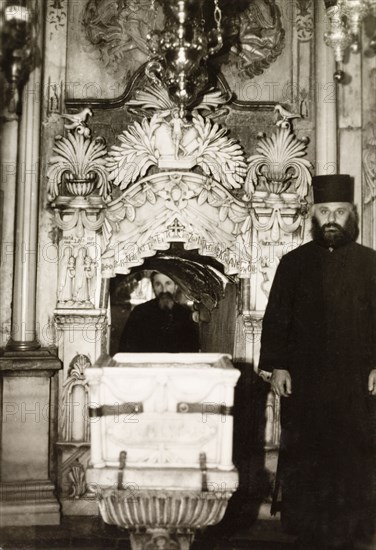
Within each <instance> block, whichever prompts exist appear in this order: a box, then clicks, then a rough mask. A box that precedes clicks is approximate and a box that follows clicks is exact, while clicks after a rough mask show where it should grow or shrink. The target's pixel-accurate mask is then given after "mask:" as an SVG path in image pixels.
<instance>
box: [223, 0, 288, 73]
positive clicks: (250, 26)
mask: <svg viewBox="0 0 376 550" xmlns="http://www.w3.org/2000/svg"><path fill="white" fill-rule="evenodd" d="M237 23H238V25H239V26H238V28H239V31H238V32H239V34H238V41H237V43H236V44H235V45H233V46H232V48H231V54H232V56H233V57H232V61H235V62H236V65H237V68H238V70H239V71H240V75H241V76H246V77H248V78H252V77H254V76H256V75H260V74H262V73H263V71H264V70H265V69H266V68H267V67H269V66H270V65H271V63H273V62H274V61H275V60H276V59H277V57H278V56H279V55H280V54H281V52H282V50H283V48H284V46H285V40H284V38H285V31H284V30H283V28H282V21H281V14H280V11H279V8H278V5H277V3H276V2H275V0H255V1H254V2H251V3H250V5H249V7H248V8H247V9H246V10H245V11H243V12H242V13H241V14H240V16H239V20H238V21H237Z"/></svg>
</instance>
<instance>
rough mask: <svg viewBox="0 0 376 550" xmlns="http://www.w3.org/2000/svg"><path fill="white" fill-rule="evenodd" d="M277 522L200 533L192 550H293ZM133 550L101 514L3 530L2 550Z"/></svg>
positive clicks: (0, 531)
mask: <svg viewBox="0 0 376 550" xmlns="http://www.w3.org/2000/svg"><path fill="white" fill-rule="evenodd" d="M291 543H292V540H291V539H289V538H287V537H286V536H284V535H283V534H282V533H280V531H279V527H278V524H277V523H274V522H273V523H271V522H266V525H265V524H263V522H261V523H259V524H257V525H255V526H253V527H252V528H250V529H243V530H239V531H236V532H233V533H232V534H230V533H229V531H228V530H225V529H224V528H223V527H222V528H220V527H219V526H218V527H212V528H208V529H207V530H206V531H205V532H204V533H201V534H198V535H197V537H196V540H195V542H194V543H193V545H192V548H191V550H244V549H250V550H292V544H291ZM107 548H112V549H113V550H130V544H129V538H128V534H127V531H125V530H122V529H119V528H117V527H115V526H110V525H106V524H104V523H103V522H102V520H101V519H100V518H99V517H87V516H85V517H66V518H63V520H62V523H61V525H59V526H37V527H7V528H3V529H0V550H39V549H43V550H46V549H49V550H68V549H79V550H106V549H107Z"/></svg>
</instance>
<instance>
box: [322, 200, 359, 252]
mask: <svg viewBox="0 0 376 550" xmlns="http://www.w3.org/2000/svg"><path fill="white" fill-rule="evenodd" d="M312 213H313V217H312V236H313V239H314V240H315V241H317V242H321V243H322V244H324V245H326V246H333V247H337V246H341V245H343V244H346V243H347V242H350V241H355V240H356V237H357V234H358V225H357V218H356V214H355V213H354V207H353V205H352V204H351V203H350V202H322V203H318V204H315V205H314V208H313V212H312Z"/></svg>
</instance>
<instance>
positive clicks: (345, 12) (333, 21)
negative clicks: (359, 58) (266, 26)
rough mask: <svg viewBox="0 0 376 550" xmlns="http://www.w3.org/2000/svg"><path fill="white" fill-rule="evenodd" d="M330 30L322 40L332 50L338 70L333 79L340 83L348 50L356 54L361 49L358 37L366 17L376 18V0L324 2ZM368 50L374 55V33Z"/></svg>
mask: <svg viewBox="0 0 376 550" xmlns="http://www.w3.org/2000/svg"><path fill="white" fill-rule="evenodd" d="M324 2H325V7H326V13H327V16H328V20H329V25H330V29H329V31H328V32H327V33H325V36H324V40H325V43H326V44H327V45H328V46H331V47H332V48H333V50H334V56H335V60H336V62H337V64H338V68H337V70H336V72H335V73H334V78H335V79H336V80H337V81H338V82H342V81H343V80H344V77H345V72H344V70H343V60H344V57H345V53H346V50H347V49H348V48H350V50H351V51H352V52H353V53H358V52H359V51H360V48H361V44H360V35H361V29H362V23H363V21H364V20H365V19H366V18H367V17H374V18H376V0H324ZM369 47H370V50H372V51H373V52H374V53H376V33H375V34H374V35H373V37H372V38H371V40H370V43H369Z"/></svg>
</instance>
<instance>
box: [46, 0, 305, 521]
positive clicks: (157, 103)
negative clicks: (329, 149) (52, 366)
mask: <svg viewBox="0 0 376 550" xmlns="http://www.w3.org/2000/svg"><path fill="white" fill-rule="evenodd" d="M151 4H153V5H154V7H155V12H154V11H153V10H152V9H150V6H151ZM66 8H67V9H66ZM142 10H143V11H142ZM146 12H147V14H146V16H145V13H146ZM65 17H66V19H64V18H65ZM226 17H228V14H227V15H226ZM237 17H239V21H240V27H239V33H238V35H237V37H236V40H238V41H237V42H236V41H234V42H233V43H232V44H231V47H229V48H228V52H229V55H228V58H227V62H226V63H225V64H224V65H223V66H222V70H223V74H224V76H225V78H224V79H222V80H221V79H220V81H219V88H218V90H215V91H212V92H211V93H210V94H207V96H205V97H204V99H203V101H202V103H201V104H200V105H197V106H196V108H195V110H194V111H193V113H192V114H193V116H192V118H190V117H188V118H187V119H186V118H181V117H180V116H179V113H178V112H177V111H176V106H175V104H174V103H173V102H172V101H171V99H170V98H169V97H168V95H167V93H166V92H165V91H164V90H163V89H158V90H156V88H155V87H153V85H152V84H151V83H150V81H148V80H147V78H146V77H145V76H143V75H142V74H141V73H140V75H139V76H138V77H137V79H135V80H133V81H131V76H132V75H133V74H134V72H135V71H136V70H137V69H139V68H140V67H141V66H142V64H143V63H144V62H145V61H146V60H147V55H148V53H147V49H146V48H145V38H146V33H147V31H148V29H149V28H150V26H153V25H155V28H156V29H158V28H159V25H161V24H162V22H163V18H162V15H161V11H160V5H159V3H158V1H157V0H156V1H155V2H152V3H150V2H148V1H146V0H145V1H144V0H140V1H139V2H113V1H110V0H102V1H100V0H88V1H87V2H86V1H85V2H82V3H73V2H65V1H64V0H63V1H62V2H51V3H50V20H49V23H48V28H49V36H50V39H51V40H53V36H54V35H55V33H56V35H58V33H59V32H61V29H62V27H61V26H60V23H59V21H61V22H64V21H65V24H66V20H68V21H69V22H70V24H69V25H68V50H67V71H66V75H65V78H66V82H65V83H64V82H63V83H62V84H61V82H60V81H59V82H52V81H51V82H50V84H51V85H49V95H48V98H47V100H46V113H47V115H46V124H47V127H49V125H52V126H51V128H50V130H49V135H48V140H49V141H48V147H47V148H46V154H49V161H50V162H49V167H48V169H47V168H46V174H47V176H48V178H47V181H46V196H47V194H48V200H49V204H50V207H51V208H52V212H53V215H54V222H53V223H54V224H55V227H56V228H57V229H58V231H59V234H58V238H56V241H57V247H58V257H59V262H58V270H57V271H58V273H57V276H56V279H57V288H56V303H55V304H54V305H55V322H56V329H57V337H56V340H57V343H58V345H59V355H60V357H61V359H62V361H63V362H64V374H63V376H62V379H61V392H62V395H64V396H67V395H68V393H69V391H70V390H72V392H73V389H75V392H77V395H78V397H79V399H83V400H84V393H82V391H83V392H84V391H85V389H84V388H85V382H84V378H81V377H84V371H82V372H81V371H80V369H78V371H79V372H80V374H79V375H77V377H75V376H74V375H73V376H72V373H71V372H70V370H69V369H70V365H71V363H72V361H73V362H74V361H75V360H76V358H77V354H79V356H80V357H82V356H86V357H87V358H88V360H89V361H91V362H94V361H95V360H96V358H97V357H98V356H99V355H100V353H101V352H102V351H105V350H106V348H107V346H108V340H109V339H108V325H109V323H110V322H111V320H110V318H109V315H108V308H107V306H108V304H107V298H108V294H109V293H108V287H109V282H108V277H113V276H114V275H115V274H117V273H118V274H126V273H129V272H130V271H132V269H134V268H135V267H137V266H142V265H143V264H144V263H145V262H146V265H147V262H148V259H149V258H155V257H156V254H159V255H161V256H163V254H166V253H167V251H170V252H171V249H170V246H171V244H176V245H179V246H180V247H181V248H180V250H184V254H185V259H186V260H187V261H188V260H189V254H190V253H192V258H193V255H194V261H195V262H196V261H198V262H199V261H202V258H204V259H205V258H206V259H207V260H208V261H215V262H217V263H216V265H219V266H222V269H223V272H224V273H227V274H228V275H229V276H231V277H233V280H234V281H235V285H234V289H235V290H236V289H237V290H238V294H239V293H240V288H241V290H242V296H241V298H240V296H238V315H236V312H234V311H233V313H234V317H236V323H234V324H235V325H236V326H235V327H232V328H231V330H233V331H234V333H235V334H234V335H233V338H232V341H233V340H235V342H236V344H235V348H234V350H233V352H234V358H235V360H238V361H239V362H244V364H246V366H247V369H249V370H253V369H255V368H256V366H257V358H258V352H259V338H260V333H261V321H262V315H263V311H264V308H265V306H266V302H267V298H268V293H269V290H270V286H271V284H272V280H273V276H274V273H275V269H276V267H277V265H278V261H279V259H280V257H281V256H282V254H283V253H285V252H287V251H288V250H289V249H290V248H291V247H292V246H296V245H298V244H300V243H301V242H302V240H303V239H304V237H305V230H304V227H305V216H306V213H305V200H306V196H307V193H309V185H310V171H311V165H310V163H309V161H308V160H307V159H306V158H304V157H305V156H306V155H307V156H308V157H309V158H310V159H312V158H313V157H314V149H313V142H314V140H312V135H313V132H314V130H313V114H314V113H313V109H312V103H311V101H312V96H311V95H310V94H311V90H310V88H309V83H310V77H311V71H312V68H311V43H312V40H311V38H312V25H311V23H312V17H313V3H312V2H302V1H296V2H288V3H282V2H281V1H275V0H257V1H256V2H253V3H252V5H251V4H250V5H249V7H248V9H246V10H244V12H243V13H241V14H239V15H237ZM295 18H296V20H297V24H296V26H294V25H291V21H292V20H295ZM225 23H226V24H225V26H226V28H227V29H230V28H231V20H230V18H228V19H227V20H226V19H225ZM298 59H299V60H300V65H299V71H297V70H296V67H297V65H298V63H297V60H298ZM219 61H222V60H219ZM226 79H227V81H228V84H229V85H228V84H227V83H226ZM126 87H128V92H129V94H128V95H127V96H126V97H124V98H123V100H122V101H120V100H119V101H118V102H117V103H116V104H115V103H113V104H111V100H113V99H114V98H119V96H120V95H121V94H122V93H123V92H124V90H125V88H126ZM231 92H235V94H236V95H237V98H236V97H233V98H232V101H230V102H229V99H230V96H231ZM61 94H63V96H65V101H66V102H67V105H68V110H69V113H63V112H62V111H63V108H62V104H63V101H62V96H61ZM255 94H256V95H255ZM75 98H81V99H82V100H84V101H85V103H86V105H85V109H84V110H83V111H82V112H77V111H79V110H80V109H79V104H78V103H77V102H76V103H75V102H74V99H75ZM90 98H91V99H93V102H91V101H90ZM96 98H99V99H102V100H103V99H104V98H107V99H108V101H107V102H105V103H102V104H99V103H95V99H96ZM278 100H280V101H282V102H283V105H280V106H279V107H277V108H276V109H275V110H274V107H275V102H277V101H278ZM242 101H245V102H246V103H247V104H246V105H245V104H244V103H242ZM252 102H256V103H252ZM102 107H104V108H103V109H102ZM288 108H290V109H291V110H292V111H293V112H292V113H291V112H289V111H288V110H287V109H288ZM242 109H245V110H242ZM246 109H248V110H246ZM93 112H94V113H95V116H94V117H93V119H92V122H91V123H90V126H91V129H92V132H90V130H89V128H88V127H87V125H86V124H85V120H86V118H87V117H88V116H90V115H91V114H92V113H93ZM59 115H63V118H60V116H59ZM294 118H296V128H297V131H296V132H294V131H292V129H291V120H293V119H294ZM53 121H55V122H53ZM57 121H59V122H57ZM63 124H64V125H65V133H64V136H63V137H61V136H60V135H59V134H62V133H63ZM53 128H55V132H54V134H53ZM57 129H59V131H57ZM52 136H53V138H55V139H54V140H53V139H51V138H52ZM102 136H103V137H104V138H105V139H102ZM301 136H308V138H310V140H309V139H308V138H305V137H301ZM106 142H107V144H106ZM56 237H57V234H56ZM192 258H191V259H192ZM200 258H201V260H200ZM174 259H176V258H175V257H174ZM240 279H241V282H239V280H240ZM247 289H248V290H247ZM235 290H234V292H233V295H234V293H235ZM234 308H235V305H234ZM229 341H230V340H229ZM78 371H77V372H78ZM72 372H73V371H72ZM80 392H81V393H80ZM247 398H248V396H247ZM66 399H67V397H65V400H66ZM256 401H257V400H256ZM261 401H262V400H261ZM261 401H259V402H257V403H256V402H255V405H254V406H253V405H252V407H251V408H250V407H248V405H247V407H248V408H250V413H249V414H252V415H253V418H254V419H255V423H254V429H253V428H252V430H253V431H252V438H253V439H252V442H250V444H252V445H253V444H256V445H259V446H261V447H262V446H263V445H264V444H265V445H266V447H268V448H275V446H276V445H277V443H278V438H279V409H278V403H276V402H275V401H274V399H273V398H272V396H271V395H269V396H268V397H267V399H265V400H263V401H262V402H261ZM251 409H252V410H251ZM63 420H64V422H63V424H62V427H61V432H60V436H61V442H60V443H61V447H60V457H61V462H60V470H61V471H62V472H63V474H62V477H61V488H62V491H63V494H64V498H63V508H64V509H65V510H66V511H67V513H79V511H80V512H82V513H86V512H84V510H85V509H86V508H85V506H86V505H88V502H92V501H90V498H88V500H86V496H87V493H85V483H84V476H83V472H84V470H85V469H86V466H87V445H88V442H87V440H86V436H85V437H83V440H82V441H78V439H79V437H78V435H79V432H78V431H75V430H78V428H77V426H76V428H75V429H73V423H72V417H71V416H69V415H68V416H67V415H65V417H64V418H63ZM80 429H81V430H83V431H81V432H80V433H86V432H84V429H85V428H84V427H82V426H81V428H80ZM116 437H117V435H116V434H114V438H116ZM261 441H262V443H261ZM162 458H163V457H162ZM162 458H161V457H160V456H159V457H157V459H158V460H162ZM82 497H84V498H82ZM89 508H90V506H89ZM89 508H88V509H89Z"/></svg>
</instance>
